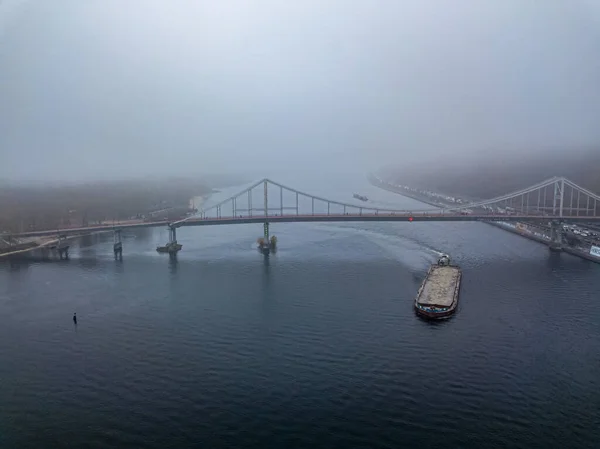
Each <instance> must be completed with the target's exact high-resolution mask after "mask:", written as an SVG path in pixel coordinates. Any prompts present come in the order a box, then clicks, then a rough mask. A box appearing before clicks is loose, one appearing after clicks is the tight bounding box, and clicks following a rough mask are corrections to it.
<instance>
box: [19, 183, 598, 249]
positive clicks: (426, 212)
mask: <svg viewBox="0 0 600 449" xmlns="http://www.w3.org/2000/svg"><path fill="white" fill-rule="evenodd" d="M350 193H351V192H349V194H350ZM382 221H388V222H422V221H440V222H450V221H454V222H460V221H484V222H490V221H513V222H540V221H547V222H550V221H557V222H560V221H569V222H597V221H600V195H597V194H595V193H593V192H591V191H589V190H587V189H585V188H583V187H580V186H578V185H577V184H575V183H573V182H572V181H569V180H568V179H566V178H562V177H554V178H550V179H548V180H546V181H543V182H540V183H537V184H534V185H532V186H530V187H527V188H525V189H521V190H518V191H515V192H511V193H508V194H506V195H502V196H499V197H496V198H492V199H489V200H485V201H478V202H473V203H470V204H461V205H457V206H453V207H443V208H431V207H430V208H428V209H419V210H405V209H404V210H403V209H389V208H388V209H382V208H379V207H373V206H371V205H370V203H369V202H368V201H366V202H364V204H360V202H359V201H358V200H357V201H356V202H355V203H345V202H340V201H334V200H330V199H327V198H324V197H320V196H316V195H311V194H310V193H306V192H302V191H299V190H297V189H294V188H292V187H288V186H285V185H283V184H280V183H278V182H275V181H272V180H270V179H262V180H261V181H259V182H256V183H254V184H252V185H251V186H250V187H248V188H246V189H244V190H243V191H241V192H239V193H237V194H235V195H233V196H231V197H229V198H227V199H225V200H223V201H221V202H219V203H217V204H214V205H213V206H211V207H208V208H205V209H202V210H201V211H199V212H198V214H196V215H194V216H190V217H187V218H185V219H182V220H179V221H176V222H167V221H151V222H138V223H122V224H121V223H114V224H111V225H99V226H87V227H77V228H68V229H59V230H57V229H49V230H41V231H30V232H24V233H21V234H15V236H16V237H31V236H49V235H57V234H61V235H73V234H81V233H91V232H100V231H108V230H113V229H117V228H118V229H136V228H148V227H161V226H168V227H169V229H170V230H171V231H172V232H173V233H174V232H175V230H176V229H178V228H181V227H187V226H214V225H232V224H248V223H266V224H267V226H268V224H269V223H307V222H382Z"/></svg>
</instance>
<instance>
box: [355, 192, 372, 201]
mask: <svg viewBox="0 0 600 449" xmlns="http://www.w3.org/2000/svg"><path fill="white" fill-rule="evenodd" d="M354 198H356V199H357V200H361V201H369V198H367V197H366V196H363V195H359V194H358V193H355V194H354Z"/></svg>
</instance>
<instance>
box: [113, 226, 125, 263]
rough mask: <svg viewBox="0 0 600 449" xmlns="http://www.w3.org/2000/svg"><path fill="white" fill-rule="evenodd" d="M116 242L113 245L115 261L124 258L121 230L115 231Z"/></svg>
mask: <svg viewBox="0 0 600 449" xmlns="http://www.w3.org/2000/svg"><path fill="white" fill-rule="evenodd" d="M114 237H115V242H114V244H113V252H114V253H115V259H117V258H119V259H122V258H123V242H122V241H121V230H120V229H115V235H114Z"/></svg>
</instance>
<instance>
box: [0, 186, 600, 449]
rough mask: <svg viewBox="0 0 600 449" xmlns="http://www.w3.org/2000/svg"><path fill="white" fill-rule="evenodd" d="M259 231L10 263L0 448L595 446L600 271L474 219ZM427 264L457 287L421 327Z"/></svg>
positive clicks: (338, 190) (227, 230)
mask: <svg viewBox="0 0 600 449" xmlns="http://www.w3.org/2000/svg"><path fill="white" fill-rule="evenodd" d="M288 178H289V179H287V178H286V179H282V181H284V182H285V183H286V184H289V185H292V186H294V187H297V188H300V189H302V190H305V191H307V192H311V193H315V194H318V195H323V196H326V197H330V198H332V199H338V200H342V201H351V202H352V201H353V200H352V193H353V192H357V193H361V194H364V195H367V196H368V197H369V198H370V199H371V200H372V201H374V203H372V204H378V205H380V206H382V207H392V206H395V207H398V208H423V207H424V206H423V205H422V204H420V203H417V202H416V201H413V200H410V199H407V198H404V197H401V196H399V195H396V194H394V193H390V192H386V191H383V190H379V189H377V188H376V187H373V186H370V185H369V184H368V183H367V181H366V179H364V178H362V177H359V178H356V177H350V176H337V177H334V178H330V179H328V178H325V177H319V178H318V179H315V178H316V177H314V178H313V179H310V181H306V180H304V179H302V178H301V177H297V178H296V179H293V178H294V177H288ZM235 190H236V189H235V188H231V189H225V190H224V191H222V192H221V193H219V194H218V195H217V196H216V198H211V199H210V200H209V203H210V202H216V201H217V200H218V199H219V198H224V197H226V196H227V194H229V193H232V192H233V191H235ZM384 205H385V206H384ZM261 232H262V226H260V225H238V226H216V227H207V228H182V229H180V230H179V232H178V240H179V241H180V243H182V244H183V251H182V252H181V253H180V254H179V256H178V258H177V260H176V261H173V260H169V258H168V256H167V257H165V255H161V254H157V253H156V252H155V247H156V246H157V245H158V244H162V243H164V242H166V240H167V232H166V230H163V229H149V230H139V231H136V232H128V233H126V234H125V235H124V240H123V245H124V257H123V261H122V262H118V261H115V260H114V258H113V255H112V237H111V236H95V237H88V238H86V239H83V240H81V241H80V242H77V243H74V246H73V247H72V250H71V259H70V260H69V261H52V262H44V261H42V260H40V259H37V258H32V259H31V260H21V261H11V262H9V261H3V262H1V263H0V404H1V406H0V447H2V448H13V447H14V448H36V449H37V448H46V447H48V448H50V447H52V448H57V447H88V448H114V447H119V448H121V447H131V448H171V447H172V448H183V447H207V448H208V447H210V448H219V447H252V448H266V447H272V448H307V447H310V448H344V449H347V448H399V447H407V448H413V447H415V448H416V447H420V448H429V447H444V448H447V447H456V448H458V447H460V448H561V449H563V448H567V447H568V448H597V447H600V312H599V308H598V306H597V305H598V300H599V299H600V296H599V295H600V293H599V292H600V266H599V265H596V264H593V263H591V262H587V261H583V260H580V259H578V258H575V257H572V256H568V255H565V254H561V255H556V254H551V253H550V252H549V251H548V249H547V248H545V247H544V246H543V245H540V244H538V243H535V242H531V241H528V240H525V239H523V238H520V237H518V236H516V235H513V234H510V233H507V232H505V231H502V230H500V229H497V228H493V227H491V226H487V225H485V224H481V223H370V224H361V223H349V224H343V223H338V224H323V223H321V224H310V223H306V224H291V223H290V224H279V225H273V226H272V233H274V234H276V235H277V236H278V241H279V245H280V248H279V251H278V253H277V254H276V255H273V256H271V257H270V258H268V259H264V258H263V257H262V256H261V255H260V254H259V253H258V252H257V251H256V249H255V248H254V243H255V241H256V238H257V237H258V236H259V235H260V234H261ZM439 252H447V253H449V254H450V255H451V256H452V257H453V259H454V261H455V262H457V263H458V264H460V265H461V266H462V268H463V270H464V274H463V288H462V293H461V299H460V303H459V309H458V312H457V314H456V315H455V316H454V317H452V318H451V319H450V320H447V321H444V322H440V323H430V322H426V321H423V320H421V319H419V318H418V317H416V316H415V314H414V312H413V309H412V305H413V299H414V296H415V294H416V292H417V289H418V287H419V285H420V282H421V281H422V279H423V278H424V276H425V274H426V271H427V268H428V266H429V264H431V263H432V262H434V261H435V260H436V258H437V255H438V254H439ZM73 312H77V316H78V318H79V320H78V325H77V326H74V325H73V322H72V320H71V317H72V314H73Z"/></svg>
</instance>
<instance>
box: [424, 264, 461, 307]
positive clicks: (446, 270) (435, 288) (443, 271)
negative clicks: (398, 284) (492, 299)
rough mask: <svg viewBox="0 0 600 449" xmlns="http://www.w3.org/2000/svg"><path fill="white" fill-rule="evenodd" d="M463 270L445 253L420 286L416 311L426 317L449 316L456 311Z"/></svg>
mask: <svg viewBox="0 0 600 449" xmlns="http://www.w3.org/2000/svg"><path fill="white" fill-rule="evenodd" d="M461 277H462V272H461V270H460V268H459V267H457V266H456V265H452V264H451V263H450V257H448V256H446V255H443V256H442V257H440V259H439V260H438V261H437V263H436V264H434V265H432V266H431V267H430V268H429V271H428V272H427V276H426V277H425V280H424V281H423V284H421V288H419V292H418V293H417V297H416V299H415V311H416V312H417V314H418V315H420V316H422V317H425V318H432V319H440V318H447V317H449V316H450V315H452V314H453V313H454V312H455V311H456V307H457V305H458V295H459V292H460V281H461Z"/></svg>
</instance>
